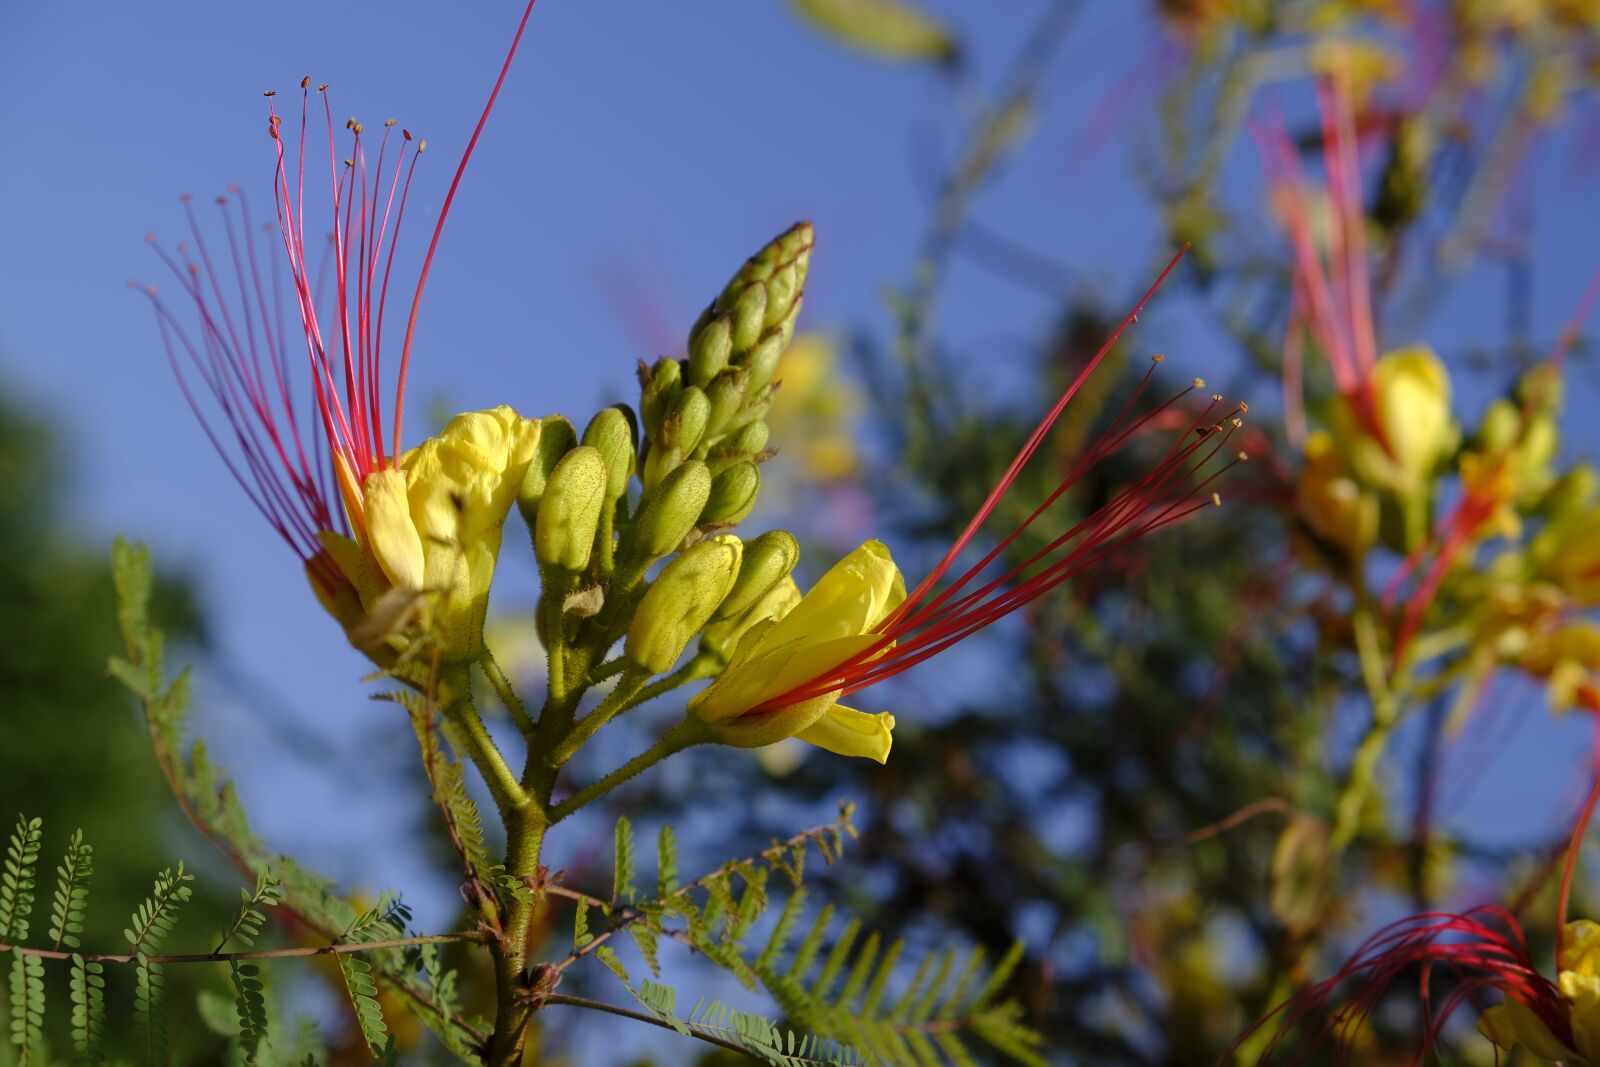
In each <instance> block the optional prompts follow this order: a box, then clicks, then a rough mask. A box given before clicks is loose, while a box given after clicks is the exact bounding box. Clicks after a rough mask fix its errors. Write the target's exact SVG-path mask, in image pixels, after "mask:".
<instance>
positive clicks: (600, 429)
mask: <svg viewBox="0 0 1600 1067" xmlns="http://www.w3.org/2000/svg"><path fill="white" fill-rule="evenodd" d="M632 415H633V413H632V412H631V411H629V410H628V409H627V406H626V405H623V404H618V405H615V406H613V407H609V408H606V409H605V410H604V411H602V412H600V413H599V414H598V415H596V416H595V417H594V418H593V419H591V420H590V421H589V425H588V427H587V428H586V429H585V430H584V431H583V443H584V444H586V445H588V446H590V447H591V448H594V449H595V450H596V451H598V452H599V453H600V455H601V457H602V458H603V459H604V460H605V461H606V499H607V500H610V501H615V500H616V499H617V498H618V497H620V496H622V494H623V493H626V492H627V491H628V479H629V478H631V477H633V464H634V442H633V418H632Z"/></svg>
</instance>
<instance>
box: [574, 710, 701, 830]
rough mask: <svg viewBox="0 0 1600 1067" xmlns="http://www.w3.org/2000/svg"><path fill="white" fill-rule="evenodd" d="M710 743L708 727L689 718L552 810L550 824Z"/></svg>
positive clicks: (691, 717) (697, 720)
mask: <svg viewBox="0 0 1600 1067" xmlns="http://www.w3.org/2000/svg"><path fill="white" fill-rule="evenodd" d="M706 740H709V737H708V736H707V734H706V729H705V726H704V724H702V723H701V722H700V720H699V719H696V718H694V717H693V716H689V717H687V718H685V719H684V720H683V721H682V722H680V723H679V724H678V725H677V726H674V727H673V728H672V729H671V730H668V731H667V732H666V733H665V734H663V735H662V737H661V740H659V741H657V742H656V743H655V744H653V745H651V746H650V747H649V748H648V749H646V750H645V751H643V752H641V753H639V754H638V755H637V756H635V757H633V759H631V760H629V761H628V762H627V763H624V764H623V765H622V766H621V767H618V768H617V769H616V770H614V771H612V772H611V773H610V774H608V775H606V776H605V777H604V778H601V779H599V780H597V781H595V782H593V783H591V784H590V785H588V786H586V787H585V788H583V789H580V790H579V791H578V792H576V793H574V794H572V795H571V796H570V797H568V798H567V799H566V800H563V801H562V802H561V803H559V804H557V805H556V806H555V807H553V808H551V809H550V822H551V824H552V825H554V824H555V823H558V822H560V821H561V820H562V819H565V818H566V817H567V816H568V815H571V814H572V813H573V812H575V811H577V810H578V809H580V808H582V807H583V806H584V805H585V804H588V803H590V802H591V801H593V800H597V799H599V798H600V797H603V796H605V795H606V794H607V793H609V792H611V791H612V790H613V789H615V788H617V786H619V785H621V784H622V783H623V782H626V781H627V780H628V779H630V778H633V777H635V776H636V775H638V774H641V773H642V772H644V771H646V770H648V769H650V768H651V767H654V766H655V765H656V764H657V763H660V762H661V761H662V760H664V759H666V758H667V757H668V756H671V755H673V754H674V753H677V752H682V751H683V750H684V749H686V748H688V747H689V746H690V745H696V744H699V743H700V742H702V741H706Z"/></svg>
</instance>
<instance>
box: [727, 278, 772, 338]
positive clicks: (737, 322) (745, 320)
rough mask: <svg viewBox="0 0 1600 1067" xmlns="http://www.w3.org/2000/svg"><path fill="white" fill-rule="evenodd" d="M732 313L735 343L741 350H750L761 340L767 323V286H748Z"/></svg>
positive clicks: (736, 301) (735, 303)
mask: <svg viewBox="0 0 1600 1067" xmlns="http://www.w3.org/2000/svg"><path fill="white" fill-rule="evenodd" d="M731 313H732V316H733V345H734V347H735V348H737V349H738V350H739V351H741V352H744V351H748V350H749V349H751V348H753V347H754V346H755V344H756V342H757V341H759V340H761V334H762V333H763V331H764V330H765V327H766V325H767V287H766V286H765V285H751V286H747V287H746V288H745V290H744V291H743V292H741V293H740V294H739V297H738V299H737V300H735V301H734V304H733V308H732V312H731Z"/></svg>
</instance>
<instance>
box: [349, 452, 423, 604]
mask: <svg viewBox="0 0 1600 1067" xmlns="http://www.w3.org/2000/svg"><path fill="white" fill-rule="evenodd" d="M361 495H362V509H363V515H364V518H365V519H366V526H367V543H368V544H370V545H371V546H372V554H373V556H375V557H376V558H377V560H378V566H380V567H382V568H383V573H384V576H385V577H386V578H388V579H389V582H390V584H391V585H394V586H396V587H398V588H401V589H421V588H422V587H423V556H422V538H421V537H419V536H418V534H417V528H416V526H415V525H414V524H413V523H412V521H411V508H410V505H409V503H408V501H407V499H406V476H405V474H403V473H402V472H401V471H399V470H396V469H395V468H393V467H390V468H389V469H387V470H381V471H373V472H372V473H371V474H369V475H367V480H366V484H365V485H364V486H363V487H362V494H361Z"/></svg>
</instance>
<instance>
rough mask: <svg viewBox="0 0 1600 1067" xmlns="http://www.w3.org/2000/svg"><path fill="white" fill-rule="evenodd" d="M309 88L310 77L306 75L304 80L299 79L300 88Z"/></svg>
mask: <svg viewBox="0 0 1600 1067" xmlns="http://www.w3.org/2000/svg"><path fill="white" fill-rule="evenodd" d="M310 87H311V75H309V74H307V75H306V76H305V77H304V78H301V79H300V88H302V89H309V88H310ZM318 91H319V92H320V91H321V90H318Z"/></svg>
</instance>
